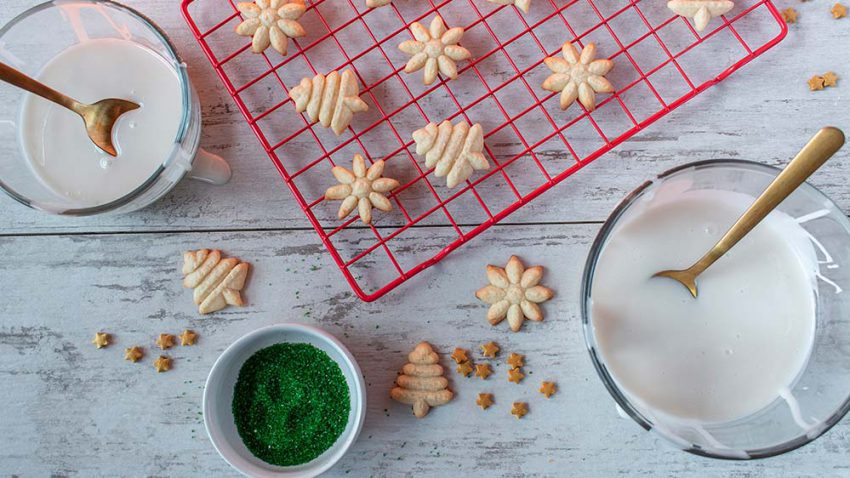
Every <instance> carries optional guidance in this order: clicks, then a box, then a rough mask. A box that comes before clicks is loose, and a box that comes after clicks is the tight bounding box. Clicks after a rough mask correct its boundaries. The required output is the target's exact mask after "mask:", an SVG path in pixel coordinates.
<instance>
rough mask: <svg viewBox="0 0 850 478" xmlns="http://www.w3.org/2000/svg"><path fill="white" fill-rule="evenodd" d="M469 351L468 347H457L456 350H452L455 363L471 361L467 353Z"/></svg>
mask: <svg viewBox="0 0 850 478" xmlns="http://www.w3.org/2000/svg"><path fill="white" fill-rule="evenodd" d="M467 353H468V351H467V350H466V349H462V348H460V347H456V348H455V351H454V352H452V355H451V357H452V360H454V361H455V363H463V362H469V356H468V355H467Z"/></svg>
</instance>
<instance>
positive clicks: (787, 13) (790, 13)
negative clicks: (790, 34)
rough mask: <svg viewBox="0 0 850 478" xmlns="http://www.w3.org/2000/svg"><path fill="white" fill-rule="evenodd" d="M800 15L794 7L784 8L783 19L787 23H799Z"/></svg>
mask: <svg viewBox="0 0 850 478" xmlns="http://www.w3.org/2000/svg"><path fill="white" fill-rule="evenodd" d="M798 16H799V14H798V13H797V10H794V8H792V7H788V8H786V9H785V10H782V19H783V20H785V23H797V17H798Z"/></svg>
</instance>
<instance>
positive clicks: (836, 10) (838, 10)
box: [830, 3, 847, 20]
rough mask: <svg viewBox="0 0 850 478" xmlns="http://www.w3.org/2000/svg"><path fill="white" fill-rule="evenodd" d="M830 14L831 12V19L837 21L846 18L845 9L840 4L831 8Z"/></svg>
mask: <svg viewBox="0 0 850 478" xmlns="http://www.w3.org/2000/svg"><path fill="white" fill-rule="evenodd" d="M830 12H832V18H834V19H836V20H838V19H839V18H844V17H846V16H847V7H845V6H844V5H842V4H840V3H836V4H835V5H833V6H832V9H831V10H830Z"/></svg>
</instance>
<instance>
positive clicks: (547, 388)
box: [540, 382, 558, 398]
mask: <svg viewBox="0 0 850 478" xmlns="http://www.w3.org/2000/svg"><path fill="white" fill-rule="evenodd" d="M557 390H558V387H557V386H556V385H555V382H543V383H541V384H540V393H542V394H543V395H546V398H549V397H551V396H552V395H554V394H555V392H556V391H557Z"/></svg>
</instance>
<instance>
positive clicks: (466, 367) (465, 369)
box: [457, 362, 472, 377]
mask: <svg viewBox="0 0 850 478" xmlns="http://www.w3.org/2000/svg"><path fill="white" fill-rule="evenodd" d="M457 373H459V374H461V375H463V376H464V377H468V376H469V374H471V373H472V364H470V363H469V362H464V363H462V364H460V365H458V366H457Z"/></svg>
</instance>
